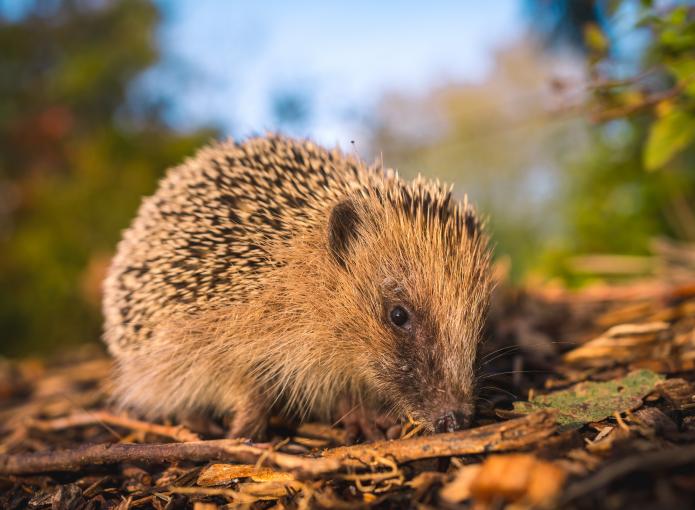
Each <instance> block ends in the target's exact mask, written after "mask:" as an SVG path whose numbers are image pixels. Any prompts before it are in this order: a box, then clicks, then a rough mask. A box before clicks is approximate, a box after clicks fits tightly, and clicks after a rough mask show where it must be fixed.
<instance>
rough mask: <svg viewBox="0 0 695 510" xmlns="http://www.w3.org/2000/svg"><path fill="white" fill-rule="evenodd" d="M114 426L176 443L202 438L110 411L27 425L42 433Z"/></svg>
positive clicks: (179, 426)
mask: <svg viewBox="0 0 695 510" xmlns="http://www.w3.org/2000/svg"><path fill="white" fill-rule="evenodd" d="M103 424H108V425H113V426H115V427H123V428H125V429H130V430H137V431H140V432H147V433H150V434H156V435H158V436H163V437H169V438H171V439H174V440H176V441H182V442H187V441H200V437H199V436H198V435H197V434H195V433H193V432H191V431H190V430H188V429H187V428H185V427H184V426H182V425H178V426H175V427H172V426H167V425H159V424H158V423H150V422H146V421H141V420H135V419H133V418H128V417H127V416H119V415H116V414H112V413H110V412H108V411H90V412H85V413H76V414H71V415H69V416H66V417H64V418H54V419H52V420H30V421H29V422H28V423H27V425H28V426H29V427H31V428H33V429H36V430H41V431H44V432H45V431H51V430H62V429H68V428H71V427H83V426H85V425H103Z"/></svg>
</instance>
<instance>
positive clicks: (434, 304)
mask: <svg viewBox="0 0 695 510" xmlns="http://www.w3.org/2000/svg"><path fill="white" fill-rule="evenodd" d="M466 212H467V211H465V210H464V211H463V212H462V213H461V214H464V213H466ZM458 213H459V212H458V209H455V210H453V212H452V214H458ZM452 218H453V216H452ZM450 221H452V222H453V221H454V219H451V220H450ZM456 225H463V228H462V229H456V228H455V227H456ZM329 246H330V247H331V251H332V254H333V257H334V258H335V260H336V261H337V262H338V264H339V266H340V268H341V269H340V270H341V271H343V272H345V273H348V274H349V278H345V279H344V281H345V282H346V284H345V287H344V292H347V293H352V294H353V295H354V298H353V299H351V300H349V301H350V302H352V303H355V308H354V310H353V311H352V312H351V314H350V315H352V316H353V317H356V318H355V319H354V320H353V333H354V336H355V343H356V345H357V346H360V345H361V346H362V348H363V350H364V351H363V352H365V353H366V355H365V356H364V357H363V358H362V359H360V361H359V363H360V368H361V370H363V371H364V372H365V373H366V374H367V380H368V381H369V382H371V384H372V386H373V387H374V388H375V391H376V392H377V393H378V395H379V397H380V398H381V399H382V400H383V401H384V403H385V404H386V405H387V406H391V407H392V408H394V409H396V410H397V411H398V412H400V413H403V414H405V413H407V414H410V415H411V416H413V418H415V419H417V420H419V421H422V422H423V423H424V424H425V425H426V426H427V427H428V428H429V429H437V430H454V429H456V428H461V427H465V426H467V425H469V423H470V421H471V418H472V415H473V410H474V405H473V401H474V385H475V374H474V365H475V358H476V352H477V344H478V340H479V337H480V331H481V329H482V322H483V318H484V316H485V311H486V306H487V300H488V296H489V293H490V284H489V278H488V276H487V275H488V274H489V271H488V257H487V250H486V248H485V239H484V238H483V237H482V236H480V235H479V234H478V232H474V233H473V234H471V233H470V232H469V230H467V229H466V227H465V221H464V219H461V221H459V222H458V223H451V224H450V223H447V222H446V221H442V220H441V219H437V218H434V219H432V217H427V216H425V215H418V214H413V213H408V212H407V211H406V212H405V213H404V211H403V209H402V208H400V209H399V208H398V207H392V206H390V204H387V205H386V206H383V207H382V208H380V209H379V210H375V209H371V210H368V211H365V210H363V209H360V207H359V206H354V205H351V204H350V203H347V204H346V203H343V204H339V205H338V206H336V207H335V209H334V213H333V214H332V215H331V220H330V225H329ZM349 282H356V283H354V284H352V287H353V288H347V287H350V285H351V284H350V283H349ZM360 305H361V308H358V306H360ZM360 342H362V343H361V344H360Z"/></svg>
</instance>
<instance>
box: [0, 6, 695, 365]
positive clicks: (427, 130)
mask: <svg viewBox="0 0 695 510" xmlns="http://www.w3.org/2000/svg"><path fill="white" fill-rule="evenodd" d="M267 130H272V131H282V132H284V133H287V134H290V135H295V136H300V137H311V138H313V139H315V140H316V141H318V142H320V143H322V144H325V145H328V146H334V145H338V146H340V147H342V148H343V149H344V150H345V151H348V152H356V153H358V154H359V155H360V156H362V157H363V158H365V159H367V160H372V159H374V158H378V159H380V160H383V162H384V164H385V165H387V166H391V167H394V168H397V169H398V170H399V171H400V172H401V173H402V174H404V175H406V176H408V177H412V176H415V175H416V174H417V173H423V174H426V175H434V176H438V177H440V178H441V179H443V180H445V181H448V182H453V183H455V185H456V188H455V189H457V190H458V192H459V193H462V192H463V191H466V192H467V193H468V195H469V196H470V197H471V198H472V199H473V200H474V201H475V202H476V203H477V204H478V206H479V209H481V210H482V211H483V212H484V213H485V214H486V215H487V216H488V217H489V225H490V230H491V232H492V235H493V237H494V241H495V244H496V251H497V253H496V256H497V258H498V260H499V261H500V263H501V265H502V266H503V267H505V268H506V270H507V271H508V273H509V278H510V279H511V280H512V281H513V282H515V283H518V284H523V285H539V284H544V285H548V284H551V283H552V284H557V282H561V283H562V284H563V285H568V286H579V285H585V284H587V283H592V282H597V281H614V280H624V279H628V278H633V277H636V276H648V275H652V274H655V273H656V272H658V271H659V263H658V261H659V257H658V255H655V253H657V254H658V252H659V251H662V252H663V251H664V250H666V251H668V250H671V251H673V250H678V248H679V247H680V246H685V245H687V243H692V242H695V7H693V3H692V2H685V1H666V0H664V1H658V0H654V1H649V0H646V1H645V0H641V1H640V0H496V1H495V2H475V1H463V2H461V1H458V2H454V1H441V2H436V3H435V2H411V1H401V2H367V1H362V0H353V1H352V2H349V3H337V2H318V1H316V2H309V1H297V2H281V1H265V2H241V1H225V0H197V1H193V0H181V1H175V0H0V352H2V353H4V354H10V355H17V354H26V353H32V352H33V353H36V352H51V351H56V350H60V349H62V348H64V347H66V346H68V345H71V344H76V343H80V342H85V341H94V340H95V339H96V338H98V336H99V334H100V323H101V318H100V312H99V307H100V283H101V279H102V278H103V275H104V271H105V268H106V266H107V264H108V261H109V258H110V256H111V254H112V253H113V250H114V247H115V244H116V242H117V241H118V239H119V235H120V231H121V230H122V229H123V228H125V227H126V226H127V225H128V223H129V221H130V219H131V218H132V217H133V215H134V213H135V211H136V209H137V206H138V204H139V202H140V199H141V197H142V196H143V195H146V194H149V193H151V192H152V191H153V190H154V188H155V186H156V182H157V180H158V179H159V177H160V176H161V175H162V174H163V172H164V170H165V169H166V167H167V166H169V165H172V164H176V163H178V162H179V161H181V160H182V159H183V158H184V157H186V156H189V155H192V154H193V153H194V151H195V149H196V148H197V147H199V146H200V145H201V144H203V143H205V142H206V141H208V140H211V139H213V138H224V137H228V136H232V137H234V138H238V139H243V138H244V137H247V136H251V135H254V134H262V133H264V132H265V131H267Z"/></svg>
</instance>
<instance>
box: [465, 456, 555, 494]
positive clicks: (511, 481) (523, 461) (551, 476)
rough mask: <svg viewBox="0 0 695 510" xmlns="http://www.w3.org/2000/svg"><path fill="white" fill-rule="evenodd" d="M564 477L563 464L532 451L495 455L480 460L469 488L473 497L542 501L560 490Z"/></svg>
mask: <svg viewBox="0 0 695 510" xmlns="http://www.w3.org/2000/svg"><path fill="white" fill-rule="evenodd" d="M566 477H567V474H566V472H565V471H564V470H563V469H562V468H560V467H559V466H557V465H555V464H552V463H550V462H546V461H543V460H540V459H538V458H536V457H534V456H533V455H527V454H518V455H495V456H493V457H490V458H488V459H487V460H486V461H485V462H484V463H483V464H482V466H481V468H480V470H479V472H478V473H477V474H476V476H475V478H474V479H473V480H472V481H471V483H470V487H469V488H470V494H471V497H473V498H474V499H476V500H481V501H491V500H498V499H500V498H504V499H505V500H507V501H518V502H524V503H528V504H531V505H544V504H547V503H549V502H551V501H552V500H553V499H554V498H555V497H556V496H557V495H558V494H559V492H560V489H561V488H562V486H563V484H564V483H565V478H566Z"/></svg>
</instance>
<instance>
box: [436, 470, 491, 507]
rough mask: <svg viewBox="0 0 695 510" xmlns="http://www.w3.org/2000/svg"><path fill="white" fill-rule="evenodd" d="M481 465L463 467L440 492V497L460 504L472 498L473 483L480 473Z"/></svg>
mask: <svg viewBox="0 0 695 510" xmlns="http://www.w3.org/2000/svg"><path fill="white" fill-rule="evenodd" d="M480 469H481V465H480V464H473V465H470V466H463V467H462V468H460V469H459V470H458V471H457V472H456V476H455V477H454V479H453V480H451V481H450V482H449V483H447V484H446V485H445V486H444V487H442V490H441V491H439V497H441V498H442V499H444V500H446V501H448V502H450V503H459V502H460V501H464V500H466V499H468V498H470V497H471V483H472V482H473V480H475V478H476V477H477V476H478V474H479V473H480Z"/></svg>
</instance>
